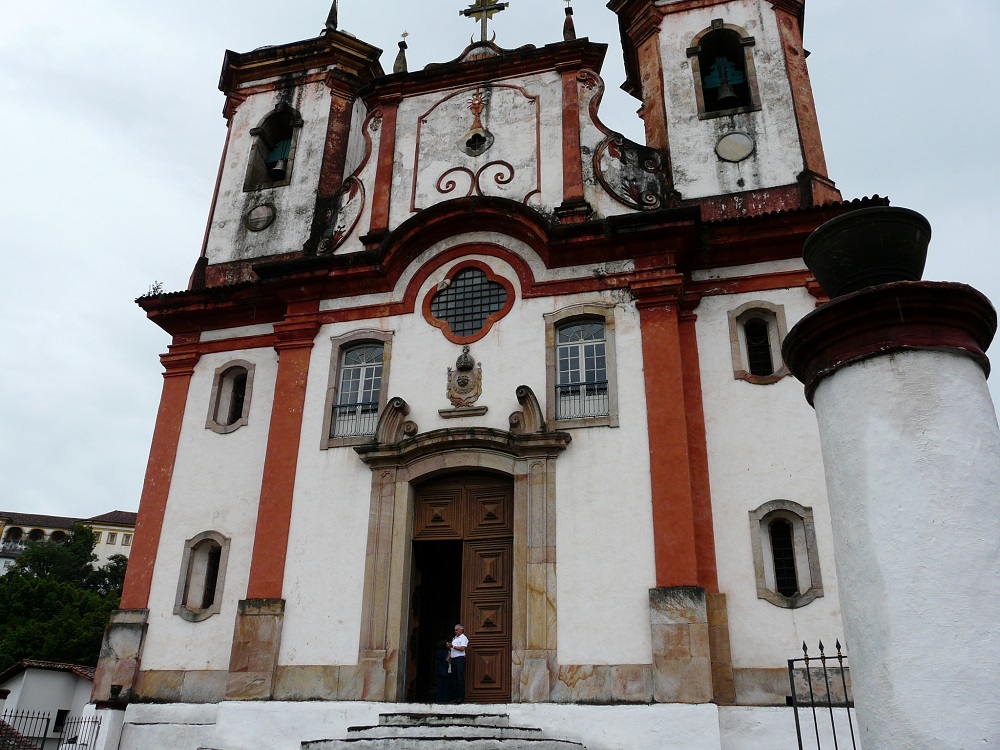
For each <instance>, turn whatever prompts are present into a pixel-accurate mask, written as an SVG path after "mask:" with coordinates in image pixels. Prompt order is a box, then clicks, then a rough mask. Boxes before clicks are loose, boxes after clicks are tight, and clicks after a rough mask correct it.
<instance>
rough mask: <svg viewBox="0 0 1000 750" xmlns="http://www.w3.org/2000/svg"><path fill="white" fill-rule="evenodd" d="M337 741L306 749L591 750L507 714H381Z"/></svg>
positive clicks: (310, 744) (305, 748)
mask: <svg viewBox="0 0 1000 750" xmlns="http://www.w3.org/2000/svg"><path fill="white" fill-rule="evenodd" d="M347 734H348V736H347V737H346V738H344V739H337V740H315V741H313V742H303V743H302V749H303V750H436V749H437V748H448V749H449V750H586V747H585V746H584V745H582V744H580V743H579V742H572V741H570V740H560V739H556V738H553V737H548V736H546V735H545V734H544V733H543V732H542V730H541V729H538V728H535V727H514V726H511V725H510V717H509V716H508V715H507V714H476V713H454V714H442V713H391V714H379V721H378V726H370V727H349V728H348V730H347Z"/></svg>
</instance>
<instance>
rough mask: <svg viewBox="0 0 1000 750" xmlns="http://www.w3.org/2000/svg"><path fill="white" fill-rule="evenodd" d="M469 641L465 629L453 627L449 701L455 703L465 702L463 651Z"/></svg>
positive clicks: (457, 626) (459, 626) (458, 626)
mask: <svg viewBox="0 0 1000 750" xmlns="http://www.w3.org/2000/svg"><path fill="white" fill-rule="evenodd" d="M468 647H469V639H468V637H467V636H466V635H465V628H463V627H462V626H461V625H456V626H455V637H454V638H452V639H451V699H452V701H454V702H455V703H462V702H464V701H465V650H466V649H467V648H468Z"/></svg>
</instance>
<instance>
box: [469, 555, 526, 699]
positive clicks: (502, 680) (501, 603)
mask: <svg viewBox="0 0 1000 750" xmlns="http://www.w3.org/2000/svg"><path fill="white" fill-rule="evenodd" d="M513 555H514V552H513V543H512V540H510V539H504V540H481V541H480V540H469V541H466V542H465V544H464V548H463V561H462V579H463V580H462V616H463V617H464V618H465V620H466V623H465V626H466V628H467V631H466V634H467V635H468V636H469V649H468V651H467V653H468V654H469V656H468V657H467V661H466V670H467V674H466V691H465V692H466V697H467V698H468V699H469V700H470V701H494V700H509V699H510V668H511V663H510V660H511V618H510V608H511V576H512V572H513Z"/></svg>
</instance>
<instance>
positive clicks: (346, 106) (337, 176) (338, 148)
mask: <svg viewBox="0 0 1000 750" xmlns="http://www.w3.org/2000/svg"><path fill="white" fill-rule="evenodd" d="M327 82H328V85H329V82H330V79H329V78H328V79H327ZM330 89H331V91H330V119H329V120H328V121H327V126H326V148H325V149H324V150H323V164H322V166H321V167H320V172H319V195H321V196H330V195H333V194H334V193H336V192H337V191H338V190H340V186H341V185H342V184H343V182H344V164H345V161H346V160H347V143H348V141H349V140H350V135H351V117H352V115H353V110H354V100H353V99H352V98H351V97H350V96H349V95H348V94H347V93H346V92H344V91H341V90H340V89H339V87H338V88H334V87H333V86H330Z"/></svg>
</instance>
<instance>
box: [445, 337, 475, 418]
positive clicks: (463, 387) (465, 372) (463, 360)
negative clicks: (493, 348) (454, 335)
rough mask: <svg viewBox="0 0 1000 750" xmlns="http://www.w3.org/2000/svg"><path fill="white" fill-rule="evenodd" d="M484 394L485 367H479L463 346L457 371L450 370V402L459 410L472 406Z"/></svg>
mask: <svg viewBox="0 0 1000 750" xmlns="http://www.w3.org/2000/svg"><path fill="white" fill-rule="evenodd" d="M482 393H483V366H482V365H477V364H476V361H475V360H474V359H473V358H472V355H471V354H469V347H467V346H463V347H462V353H461V354H459V355H458V360H457V361H456V362H455V369H454V370H453V369H452V368H450V367H449V368H448V400H449V401H451V403H452V405H453V406H454V407H455V408H457V409H462V408H465V407H469V406H472V405H473V404H474V403H476V401H478V400H479V397H480V396H481V395H482Z"/></svg>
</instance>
